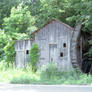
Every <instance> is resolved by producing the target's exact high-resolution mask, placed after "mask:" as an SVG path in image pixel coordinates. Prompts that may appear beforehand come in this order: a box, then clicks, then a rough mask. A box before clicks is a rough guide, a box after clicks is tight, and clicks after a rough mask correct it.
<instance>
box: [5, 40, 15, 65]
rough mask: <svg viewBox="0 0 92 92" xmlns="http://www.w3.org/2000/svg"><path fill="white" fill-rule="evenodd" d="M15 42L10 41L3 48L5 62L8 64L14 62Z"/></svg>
mask: <svg viewBox="0 0 92 92" xmlns="http://www.w3.org/2000/svg"><path fill="white" fill-rule="evenodd" d="M14 44H15V41H13V40H12V39H11V40H10V41H9V42H8V43H7V45H6V46H5V47H4V52H5V61H6V62H7V63H8V64H9V63H12V64H13V62H14V58H15V48H14Z"/></svg>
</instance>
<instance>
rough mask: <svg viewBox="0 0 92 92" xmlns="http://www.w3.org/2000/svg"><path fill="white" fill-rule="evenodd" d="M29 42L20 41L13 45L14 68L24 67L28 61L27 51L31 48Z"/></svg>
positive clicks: (30, 42)
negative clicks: (14, 53) (14, 52)
mask: <svg viewBox="0 0 92 92" xmlns="http://www.w3.org/2000/svg"><path fill="white" fill-rule="evenodd" d="M32 42H33V41H31V40H21V41H16V44H15V51H16V56H15V65H16V67H24V66H25V65H26V62H29V61H30V58H29V50H30V48H31V46H32Z"/></svg>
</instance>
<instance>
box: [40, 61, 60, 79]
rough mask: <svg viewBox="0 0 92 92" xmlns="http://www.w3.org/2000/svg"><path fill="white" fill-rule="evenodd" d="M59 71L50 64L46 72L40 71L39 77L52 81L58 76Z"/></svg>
mask: <svg viewBox="0 0 92 92" xmlns="http://www.w3.org/2000/svg"><path fill="white" fill-rule="evenodd" d="M58 73H59V71H58V69H57V67H56V65H55V64H54V63H53V62H51V63H50V64H48V65H47V67H46V70H42V73H41V77H42V78H47V79H53V78H54V77H55V76H56V75H58Z"/></svg>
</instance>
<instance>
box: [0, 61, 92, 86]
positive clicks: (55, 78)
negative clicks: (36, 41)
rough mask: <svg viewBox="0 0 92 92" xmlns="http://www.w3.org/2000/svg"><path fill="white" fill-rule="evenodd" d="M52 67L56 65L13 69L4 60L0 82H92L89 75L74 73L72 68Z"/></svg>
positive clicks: (0, 71) (0, 64) (0, 70)
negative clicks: (43, 67)
mask: <svg viewBox="0 0 92 92" xmlns="http://www.w3.org/2000/svg"><path fill="white" fill-rule="evenodd" d="M49 68H50V69H49ZM47 69H48V70H47ZM53 69H56V67H55V65H54V64H51V65H48V66H47V68H46V70H45V69H44V70H43V69H42V71H41V70H38V71H37V72H35V73H34V72H33V71H32V68H31V67H29V66H28V67H27V68H26V69H15V68H13V67H12V65H11V66H9V67H7V63H6V62H1V63H0V73H1V75H0V82H5V83H6V82H7V83H13V84H85V85H86V84H92V76H91V75H86V74H82V73H80V72H79V73H76V72H75V71H74V70H72V71H69V72H65V71H63V72H60V71H58V70H55V71H53ZM48 72H49V73H48ZM50 73H51V74H50Z"/></svg>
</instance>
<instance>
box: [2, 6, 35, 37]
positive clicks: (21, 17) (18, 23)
mask: <svg viewBox="0 0 92 92" xmlns="http://www.w3.org/2000/svg"><path fill="white" fill-rule="evenodd" d="M34 23H35V19H34V17H32V16H31V15H30V11H29V10H28V7H27V6H26V7H22V4H20V5H19V6H17V8H15V7H13V8H12V9H11V14H10V17H6V18H4V23H3V28H4V30H5V33H6V34H9V35H11V36H12V35H13V34H14V33H26V34H28V33H30V31H31V29H30V27H32V28H33V27H34Z"/></svg>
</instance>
